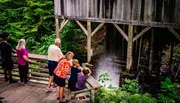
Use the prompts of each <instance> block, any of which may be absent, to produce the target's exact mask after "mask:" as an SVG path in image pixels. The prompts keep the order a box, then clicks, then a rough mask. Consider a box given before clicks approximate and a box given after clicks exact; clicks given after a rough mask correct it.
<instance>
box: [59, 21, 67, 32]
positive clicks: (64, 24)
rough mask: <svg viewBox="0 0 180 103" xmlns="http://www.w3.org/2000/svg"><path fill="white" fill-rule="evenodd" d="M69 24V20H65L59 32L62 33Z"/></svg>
mask: <svg viewBox="0 0 180 103" xmlns="http://www.w3.org/2000/svg"><path fill="white" fill-rule="evenodd" d="M68 22H69V20H63V22H62V23H61V28H60V29H59V32H61V31H62V29H63V28H64V27H65V26H66V24H67V23H68Z"/></svg>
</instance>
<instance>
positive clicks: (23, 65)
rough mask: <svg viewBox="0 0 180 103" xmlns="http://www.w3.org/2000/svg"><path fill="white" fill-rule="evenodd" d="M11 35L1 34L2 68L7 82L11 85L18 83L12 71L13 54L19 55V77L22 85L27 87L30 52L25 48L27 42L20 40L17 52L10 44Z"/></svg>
mask: <svg viewBox="0 0 180 103" xmlns="http://www.w3.org/2000/svg"><path fill="white" fill-rule="evenodd" d="M9 35H10V34H9V33H7V32H3V33H1V34H0V37H1V38H2V41H1V42H0V53H1V62H2V68H3V69H4V78H5V82H7V81H9V84H11V83H16V82H18V81H17V80H14V79H13V78H12V69H13V59H12V53H17V63H18V67H19V76H20V81H21V84H24V85H27V83H28V78H27V75H28V62H29V61H30V60H29V58H28V51H27V50H26V47H25V40H24V39H20V40H19V42H18V44H17V46H16V50H15V49H13V47H12V45H11V44H10V43H8V42H7V41H8V39H9Z"/></svg>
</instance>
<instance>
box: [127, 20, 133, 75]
mask: <svg viewBox="0 0 180 103" xmlns="http://www.w3.org/2000/svg"><path fill="white" fill-rule="evenodd" d="M128 38H129V39H128V46H127V60H126V71H127V72H130V69H131V67H132V62H133V61H132V59H133V58H132V57H133V25H131V24H130V25H129V27H128Z"/></svg>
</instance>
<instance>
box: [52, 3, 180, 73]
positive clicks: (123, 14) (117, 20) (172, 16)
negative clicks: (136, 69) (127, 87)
mask: <svg viewBox="0 0 180 103" xmlns="http://www.w3.org/2000/svg"><path fill="white" fill-rule="evenodd" d="M54 9H55V18H56V33H57V37H59V34H60V32H61V30H62V29H63V27H64V26H65V25H66V24H67V22H68V21H69V20H75V21H76V22H77V24H78V25H79V26H80V27H81V28H82V30H83V31H84V33H85V34H86V35H87V61H88V62H90V61H91V56H92V50H91V37H92V36H93V35H94V34H96V32H97V31H98V30H99V29H100V28H101V27H102V26H103V25H104V24H105V23H112V24H113V25H114V26H115V27H116V28H117V30H118V31H119V32H120V33H121V34H122V36H123V37H124V39H125V40H126V41H127V60H126V62H127V65H126V70H127V71H129V70H130V68H131V67H132V57H133V43H134V42H135V41H136V40H138V39H139V38H140V37H141V36H142V35H143V34H144V33H145V32H147V31H150V30H152V31H153V29H151V28H152V27H161V28H167V29H169V31H170V32H172V35H174V36H175V37H176V38H177V39H178V40H179V41H180V35H179V34H178V33H177V32H176V30H175V29H179V28H180V0H54ZM61 19H62V20H63V21H62V22H61V23H60V20H61ZM80 21H87V28H86V27H84V26H83V25H82V23H81V22H80ZM91 22H99V23H100V24H99V25H98V26H97V28H96V29H94V30H92V28H91ZM118 24H123V25H128V32H127V33H125V32H124V31H123V29H121V27H120V26H119V25H118ZM136 26H143V27H145V28H144V29H143V30H142V31H141V32H139V33H137V34H136V35H135V34H134V31H135V30H134V29H136ZM152 31H151V32H152ZM152 37H153V36H152ZM152 42H153V40H152ZM152 50H153V49H152ZM152 56H153V52H152V53H150V62H149V63H150V66H149V69H151V68H152V67H151V65H152V61H153V60H152Z"/></svg>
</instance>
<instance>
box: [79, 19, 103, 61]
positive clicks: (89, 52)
mask: <svg viewBox="0 0 180 103" xmlns="http://www.w3.org/2000/svg"><path fill="white" fill-rule="evenodd" d="M76 23H77V24H78V25H79V26H80V28H81V29H82V30H83V32H84V33H85V34H86V36H87V62H88V63H90V61H91V57H92V54H93V53H92V52H93V51H92V48H91V42H92V41H91V37H92V36H93V35H94V34H96V33H97V31H98V30H100V28H101V27H102V26H103V25H104V23H100V24H99V25H98V26H97V27H96V28H95V29H94V31H92V27H91V21H87V29H86V28H85V27H84V26H83V25H82V23H81V22H79V21H77V20H76Z"/></svg>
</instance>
